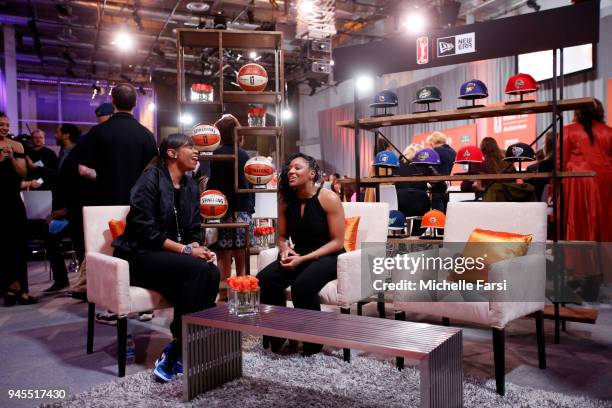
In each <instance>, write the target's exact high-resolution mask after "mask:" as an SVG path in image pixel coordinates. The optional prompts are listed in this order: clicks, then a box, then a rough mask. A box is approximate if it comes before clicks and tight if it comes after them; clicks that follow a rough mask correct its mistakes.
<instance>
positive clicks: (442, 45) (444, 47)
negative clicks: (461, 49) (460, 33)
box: [438, 37, 455, 57]
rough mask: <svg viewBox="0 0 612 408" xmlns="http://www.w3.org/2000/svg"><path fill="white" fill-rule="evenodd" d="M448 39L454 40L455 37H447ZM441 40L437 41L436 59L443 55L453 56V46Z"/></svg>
mask: <svg viewBox="0 0 612 408" xmlns="http://www.w3.org/2000/svg"><path fill="white" fill-rule="evenodd" d="M447 38H449V39H452V40H453V41H454V40H455V37H447ZM442 40H443V39H438V57H442V56H444V55H445V54H451V53H452V54H454V52H453V50H454V49H455V44H454V43H450V42H446V41H442Z"/></svg>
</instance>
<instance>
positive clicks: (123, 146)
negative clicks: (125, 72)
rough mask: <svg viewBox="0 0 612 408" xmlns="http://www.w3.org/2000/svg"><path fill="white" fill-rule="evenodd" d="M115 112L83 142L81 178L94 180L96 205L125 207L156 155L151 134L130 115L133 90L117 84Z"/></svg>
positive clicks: (134, 96)
mask: <svg viewBox="0 0 612 408" xmlns="http://www.w3.org/2000/svg"><path fill="white" fill-rule="evenodd" d="M111 95H112V98H113V106H114V108H115V113H114V114H113V116H111V118H110V119H109V120H108V121H106V122H104V123H101V124H100V125H98V126H94V127H93V128H92V129H91V130H90V131H89V133H88V134H87V135H86V137H85V138H84V140H83V143H82V148H81V151H80V155H79V156H80V157H79V161H80V164H81V165H82V166H85V168H84V167H80V168H79V172H80V173H81V175H83V176H85V177H87V178H89V179H95V180H96V186H97V190H98V193H99V202H98V203H97V204H98V205H129V204H130V190H131V189H132V186H133V185H134V183H136V180H138V177H140V174H141V173H142V170H143V169H144V168H145V167H146V165H147V164H148V163H149V162H150V161H151V160H152V159H153V157H155V156H156V155H157V145H156V144H155V139H154V138H153V134H152V133H151V132H150V131H149V130H148V129H147V128H146V127H144V126H143V125H141V124H140V123H138V121H137V120H136V119H134V117H133V116H132V111H133V110H134V107H135V106H136V100H137V93H136V89H134V87H133V86H132V85H130V84H120V85H117V86H116V87H114V88H113V90H112V92H111Z"/></svg>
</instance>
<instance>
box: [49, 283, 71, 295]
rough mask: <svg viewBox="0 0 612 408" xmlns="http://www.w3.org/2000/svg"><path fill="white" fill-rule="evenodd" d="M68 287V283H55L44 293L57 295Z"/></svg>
mask: <svg viewBox="0 0 612 408" xmlns="http://www.w3.org/2000/svg"><path fill="white" fill-rule="evenodd" d="M67 287H68V282H53V285H51V286H50V287H48V288H47V289H45V290H43V293H55V292H59V291H61V290H63V289H66V288H67Z"/></svg>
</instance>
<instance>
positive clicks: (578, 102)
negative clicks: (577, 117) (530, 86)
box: [336, 98, 595, 130]
mask: <svg viewBox="0 0 612 408" xmlns="http://www.w3.org/2000/svg"><path fill="white" fill-rule="evenodd" d="M589 106H595V98H576V99H564V100H561V101H558V102H557V112H562V111H568V110H576V109H581V108H587V107H589ZM552 110H553V102H552V101H547V102H526V103H520V104H519V103H517V104H511V105H503V106H485V107H482V108H471V109H456V110H451V111H440V112H427V113H407V114H402V115H393V116H384V117H378V118H363V119H359V127H360V128H362V129H365V130H372V129H376V128H380V127H388V126H402V125H414V124H417V123H433V122H446V121H451V120H465V119H479V118H489V117H495V116H508V115H522V114H529V113H546V112H552ZM354 123H355V122H354V121H353V120H341V121H338V122H336V126H340V127H345V128H351V129H352V128H353V127H354Z"/></svg>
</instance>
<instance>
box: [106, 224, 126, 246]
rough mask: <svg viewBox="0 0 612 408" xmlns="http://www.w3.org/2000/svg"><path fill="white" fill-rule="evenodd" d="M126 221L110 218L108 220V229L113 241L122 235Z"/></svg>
mask: <svg viewBox="0 0 612 408" xmlns="http://www.w3.org/2000/svg"><path fill="white" fill-rule="evenodd" d="M125 226H126V222H125V221H124V220H110V221H108V229H110V233H111V236H112V237H113V241H114V240H116V239H117V238H119V237H120V236H121V235H123V231H125Z"/></svg>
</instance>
